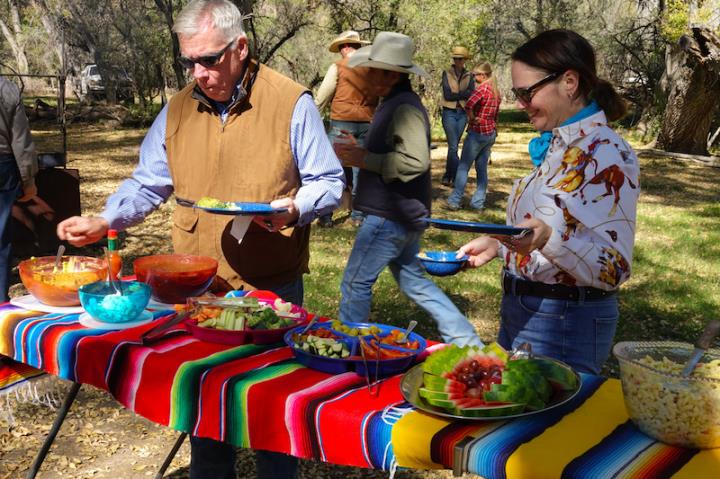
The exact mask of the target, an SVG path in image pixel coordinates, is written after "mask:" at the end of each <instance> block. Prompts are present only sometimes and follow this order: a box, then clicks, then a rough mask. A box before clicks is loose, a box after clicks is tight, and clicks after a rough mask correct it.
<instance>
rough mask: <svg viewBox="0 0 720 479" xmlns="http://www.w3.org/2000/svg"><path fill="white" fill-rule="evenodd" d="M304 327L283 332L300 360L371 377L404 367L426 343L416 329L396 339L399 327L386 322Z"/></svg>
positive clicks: (336, 322)
mask: <svg viewBox="0 0 720 479" xmlns="http://www.w3.org/2000/svg"><path fill="white" fill-rule="evenodd" d="M303 329H304V328H293V329H291V330H290V331H288V332H287V333H285V343H286V344H287V345H288V346H290V347H291V348H292V349H293V353H294V354H295V359H297V361H298V362H299V363H301V364H303V365H305V366H307V367H309V368H312V369H317V370H319V371H323V372H326V373H331V374H340V373H346V372H349V371H354V372H355V373H357V374H359V375H361V376H365V377H367V378H368V379H370V380H374V379H376V378H380V377H387V376H392V375H394V374H398V373H401V372H403V371H405V370H406V369H407V368H409V367H410V366H411V365H412V364H413V362H414V361H415V359H416V358H417V356H418V354H420V353H422V352H423V351H424V350H425V348H426V346H427V342H426V341H425V339H424V338H423V337H422V336H420V335H419V334H417V333H410V335H409V336H408V338H407V339H408V341H407V342H406V343H399V342H398V340H400V339H401V336H402V335H403V334H404V332H403V331H402V329H400V328H395V327H393V326H388V325H385V324H374V323H347V322H345V323H344V322H342V321H339V320H334V321H327V322H322V323H317V324H315V325H313V326H312V327H310V329H308V330H307V331H303Z"/></svg>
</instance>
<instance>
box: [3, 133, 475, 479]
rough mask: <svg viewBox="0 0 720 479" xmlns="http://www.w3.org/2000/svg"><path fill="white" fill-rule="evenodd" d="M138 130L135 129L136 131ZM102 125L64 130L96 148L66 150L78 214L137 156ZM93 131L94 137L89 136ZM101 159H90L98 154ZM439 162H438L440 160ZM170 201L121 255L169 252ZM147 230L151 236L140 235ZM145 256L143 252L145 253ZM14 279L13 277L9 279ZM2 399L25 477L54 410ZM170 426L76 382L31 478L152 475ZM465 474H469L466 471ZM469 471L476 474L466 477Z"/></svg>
mask: <svg viewBox="0 0 720 479" xmlns="http://www.w3.org/2000/svg"><path fill="white" fill-rule="evenodd" d="M140 133H141V132H138V135H140ZM105 135H108V132H107V131H103V130H102V129H96V128H92V127H88V128H86V129H79V130H75V131H74V132H72V133H71V137H70V149H71V151H72V142H73V141H78V137H79V136H82V137H83V141H84V142H90V143H91V144H92V143H93V142H95V141H97V144H96V145H97V149H96V150H94V149H92V148H91V149H86V150H83V151H81V152H78V153H74V154H73V156H72V159H71V162H70V164H69V166H70V167H72V168H78V169H80V171H81V175H82V182H81V196H82V202H83V214H96V213H98V212H99V211H100V209H101V208H102V205H103V204H104V200H105V197H106V196H107V195H108V193H110V192H112V191H113V190H114V189H115V187H116V186H117V184H118V183H119V181H120V180H121V179H123V178H125V177H126V176H128V175H129V174H130V173H131V172H132V169H133V167H134V164H135V162H136V161H137V153H138V150H139V144H140V140H141V137H140V136H133V135H129V136H125V137H124V138H123V139H122V140H121V141H116V142H113V145H116V146H115V148H114V149H111V150H108V149H107V148H104V147H103V138H106V136H105ZM96 137H97V138H96ZM100 152H101V153H102V156H103V161H102V162H101V164H98V159H99V158H98V154H99V153H100ZM445 154H446V149H445V148H438V149H435V150H433V158H434V159H435V160H436V161H438V162H439V161H440V159H441V158H443V159H444V157H445ZM443 161H444V160H443ZM170 212H171V207H170V206H169V205H167V204H166V205H164V206H162V207H161V208H160V209H159V210H158V211H157V212H155V213H153V214H152V215H151V216H150V217H149V218H148V219H147V220H146V221H145V222H144V223H143V225H142V226H138V227H137V228H142V230H143V234H142V237H143V238H144V243H143V244H138V243H135V242H134V239H133V238H137V237H138V236H139V235H130V236H129V238H128V241H127V242H125V244H124V245H123V251H124V254H127V255H128V256H140V255H142V254H143V253H142V251H148V250H152V251H154V252H155V253H159V252H164V251H169V249H170V238H169V232H168V231H167V228H166V227H165V225H167V221H168V219H169V215H170ZM148 232H152V233H153V234H148ZM145 254H146V253H145ZM16 280H17V278H16ZM20 294H24V291H23V290H22V285H21V284H16V285H15V286H14V287H13V288H12V289H11V296H16V295H20ZM51 381H53V385H52V388H53V389H54V390H56V392H57V393H56V397H57V399H58V402H57V405H59V401H60V400H61V399H62V397H64V395H65V392H66V391H67V390H68V389H69V383H68V382H66V381H61V380H59V379H54V378H53V379H51ZM4 403H5V400H4V399H3V398H0V479H10V478H21V477H25V476H26V474H27V471H28V470H29V469H30V467H31V464H32V462H33V460H34V458H35V455H36V454H37V451H38V450H39V448H40V446H41V444H42V441H43V440H44V439H45V436H46V435H47V432H48V431H49V429H50V427H51V424H52V422H53V419H54V417H55V414H56V410H55V409H53V408H51V407H48V406H47V405H39V404H29V403H26V402H17V401H14V400H10V402H9V406H10V408H11V409H12V410H13V413H14V422H11V421H10V420H9V419H8V418H7V417H4V415H3V414H2V412H3V408H5V407H6V405H5V404H4ZM178 434H179V433H178V432H176V431H173V430H171V429H169V428H166V427H163V426H159V425H157V424H155V423H152V422H150V421H148V420H146V419H144V418H141V417H139V416H136V415H135V414H134V413H132V412H130V411H128V410H126V409H124V408H123V407H121V406H120V405H119V404H118V403H117V402H115V400H114V399H113V398H112V397H111V396H110V395H109V394H107V393H106V392H104V391H101V390H98V389H96V388H94V387H92V386H83V387H82V388H81V389H80V392H79V394H78V396H77V398H76V400H75V403H74V404H73V406H72V408H71V409H70V412H69V414H68V416H67V418H66V420H65V422H64V424H63V426H62V428H61V430H60V432H59V434H58V436H57V438H56V440H55V442H54V444H53V446H52V449H51V450H50V452H49V454H48V456H47V458H46V459H45V462H44V464H43V465H42V468H41V470H40V473H39V474H38V476H37V477H39V478H43V479H60V478H62V479H67V478H73V479H85V478H108V479H134V478H146V477H155V475H156V473H157V471H158V469H159V468H160V465H161V464H162V463H163V460H164V459H165V457H166V455H167V454H168V452H169V451H170V448H171V447H172V445H173V443H174V441H175V440H176V438H177V437H178ZM189 464H190V448H189V445H188V441H185V442H184V444H183V445H182V447H181V448H180V450H179V451H178V453H177V455H176V456H175V458H174V460H173V461H172V464H171V465H170V467H169V468H168V470H167V472H166V474H165V476H164V477H167V478H173V479H180V478H187V477H189V474H188V468H189ZM236 469H237V473H238V477H239V478H249V477H254V476H255V466H254V460H253V454H252V452H251V451H248V450H239V451H238V461H237V464H236ZM300 477H301V478H307V479H309V478H328V479H355V478H358V479H359V478H371V479H372V478H378V479H379V478H384V477H388V473H387V472H382V471H371V470H366V469H359V468H352V467H341V466H334V465H330V464H323V463H319V462H315V461H301V465H300ZM395 477H397V478H400V479H409V478H417V479H420V478H424V479H449V478H451V477H452V473H451V472H450V471H409V470H403V471H398V473H397V474H396V475H395ZM467 477H471V476H469V475H468V476H467ZM472 477H477V476H472Z"/></svg>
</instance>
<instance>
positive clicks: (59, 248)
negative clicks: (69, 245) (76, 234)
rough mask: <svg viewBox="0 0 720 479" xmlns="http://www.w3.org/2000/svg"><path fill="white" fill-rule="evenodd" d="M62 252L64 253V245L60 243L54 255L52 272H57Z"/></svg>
mask: <svg viewBox="0 0 720 479" xmlns="http://www.w3.org/2000/svg"><path fill="white" fill-rule="evenodd" d="M63 254H65V245H64V244H61V245H60V246H58V250H57V255H56V256H55V266H53V273H57V272H58V269H59V268H60V260H61V259H62V256H63Z"/></svg>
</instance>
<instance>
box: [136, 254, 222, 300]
mask: <svg viewBox="0 0 720 479" xmlns="http://www.w3.org/2000/svg"><path fill="white" fill-rule="evenodd" d="M133 269H134V271H135V276H136V277H137V280H138V281H141V282H143V283H147V284H148V285H149V286H150V288H151V289H152V299H154V300H155V301H159V302H161V303H166V304H182V303H185V301H186V300H187V298H190V297H193V296H200V295H201V294H203V293H204V292H205V291H207V290H208V288H209V287H210V284H212V282H213V279H214V278H215V274H216V273H217V269H218V262H217V261H216V260H215V259H213V258H210V257H208V256H194V255H188V254H158V255H152V256H144V257H142V258H138V259H136V260H135V261H134V262H133Z"/></svg>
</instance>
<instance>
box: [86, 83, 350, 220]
mask: <svg viewBox="0 0 720 479" xmlns="http://www.w3.org/2000/svg"><path fill="white" fill-rule="evenodd" d="M216 108H218V110H219V111H220V113H221V119H222V121H225V119H226V118H227V111H224V109H223V108H221V105H216ZM167 109H168V106H167V105H165V107H164V108H163V109H162V110H161V111H160V113H159V114H158V116H157V117H156V118H155V121H153V124H152V126H151V127H150V129H149V130H148V132H147V134H146V135H145V138H144V139H143V142H142V145H141V146H140V162H139V164H138V166H137V168H135V171H134V172H133V174H132V176H131V177H130V178H128V179H126V180H125V181H124V182H123V183H122V184H121V185H120V187H119V188H118V190H117V192H115V193H114V194H113V195H112V196H110V197H109V198H108V200H107V203H106V204H105V210H104V211H103V212H102V213H101V214H100V216H102V217H103V218H105V219H106V220H107V221H108V223H109V224H110V228H113V229H118V230H124V229H126V228H128V227H130V226H133V225H135V224H137V223H140V222H141V221H142V220H143V219H144V218H145V217H146V216H147V215H148V214H150V213H151V212H153V211H154V210H155V209H157V208H158V207H159V206H160V205H161V204H162V203H163V202H165V201H167V199H168V198H169V197H170V196H171V195H172V193H173V191H174V188H173V184H172V178H171V176H170V170H169V168H168V161H167V151H166V149H165V128H166V125H167ZM290 148H291V149H292V153H293V157H294V159H295V164H296V165H297V168H298V171H299V172H300V181H301V185H300V188H299V189H298V192H297V194H296V195H295V204H296V205H297V208H298V210H299V212H300V216H299V218H298V222H297V224H298V226H303V225H306V224H308V223H310V222H311V221H312V220H313V219H314V218H316V217H317V216H320V215H323V214H326V213H330V212H331V211H332V210H334V209H335V208H337V207H338V205H339V204H340V197H341V195H342V191H343V188H344V187H345V179H344V174H343V169H342V166H341V165H340V161H339V160H338V158H337V156H336V155H335V152H334V151H333V149H332V145H331V144H330V142H329V141H328V138H327V135H326V134H325V129H324V125H323V122H322V118H320V113H319V112H318V110H317V107H316V106H315V103H314V102H313V100H312V97H311V96H310V95H309V94H304V95H301V96H300V98H298V101H297V103H296V104H295V109H294V110H293V115H292V118H291V121H290ZM201 166H202V165H198V168H200V167H201ZM188 199H192V200H197V199H198V198H188Z"/></svg>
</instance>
